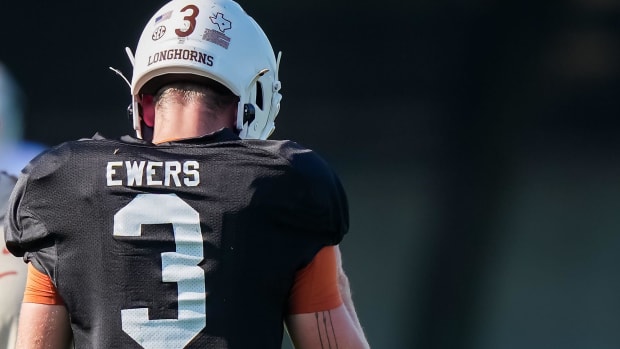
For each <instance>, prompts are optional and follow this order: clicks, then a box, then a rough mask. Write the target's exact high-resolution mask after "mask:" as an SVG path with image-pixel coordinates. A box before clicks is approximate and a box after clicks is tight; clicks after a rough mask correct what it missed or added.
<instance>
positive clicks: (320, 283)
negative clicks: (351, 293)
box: [288, 246, 342, 314]
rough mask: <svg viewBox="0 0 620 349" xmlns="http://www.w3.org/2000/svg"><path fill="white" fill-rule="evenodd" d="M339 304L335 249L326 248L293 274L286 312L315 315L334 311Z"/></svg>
mask: <svg viewBox="0 0 620 349" xmlns="http://www.w3.org/2000/svg"><path fill="white" fill-rule="evenodd" d="M341 304H342V297H341V296H340V290H339V288H338V266H337V264H336V247H335V246H327V247H324V248H323V249H321V250H320V251H319V252H318V253H317V254H316V256H315V257H314V259H313V260H312V262H310V264H308V265H307V266H306V267H305V268H303V269H301V270H300V271H298V272H297V274H296V275H295V281H294V284H293V288H292V289H291V294H290V296H289V308H288V313H289V314H303V313H315V312H319V311H325V310H330V309H334V308H336V307H338V306H340V305H341Z"/></svg>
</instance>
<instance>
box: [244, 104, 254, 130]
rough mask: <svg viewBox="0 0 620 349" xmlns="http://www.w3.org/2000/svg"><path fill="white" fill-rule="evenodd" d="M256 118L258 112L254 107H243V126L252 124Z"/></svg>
mask: <svg viewBox="0 0 620 349" xmlns="http://www.w3.org/2000/svg"><path fill="white" fill-rule="evenodd" d="M254 118H256V110H255V109H254V105H252V104H250V103H246V104H244V105H243V124H248V125H249V124H251V123H252V121H254Z"/></svg>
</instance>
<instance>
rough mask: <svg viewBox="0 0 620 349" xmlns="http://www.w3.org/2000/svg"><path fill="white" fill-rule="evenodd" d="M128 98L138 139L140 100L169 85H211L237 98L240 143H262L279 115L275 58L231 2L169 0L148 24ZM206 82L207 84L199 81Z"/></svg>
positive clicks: (251, 22)
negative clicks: (245, 140)
mask: <svg viewBox="0 0 620 349" xmlns="http://www.w3.org/2000/svg"><path fill="white" fill-rule="evenodd" d="M127 53H128V55H129V57H130V60H131V61H132V64H133V66H134V67H133V77H132V79H131V94H132V96H133V108H132V109H133V124H134V129H135V130H136V134H137V136H138V137H139V138H142V127H143V125H144V123H143V122H144V120H142V118H141V115H140V114H141V109H142V108H141V105H140V104H141V101H142V97H143V95H152V94H155V92H156V91H157V89H159V88H160V87H161V86H162V85H163V84H164V83H166V82H171V81H179V80H182V81H187V80H199V81H200V80H202V81H205V82H207V83H208V82H209V81H210V80H208V79H211V80H213V81H216V82H217V83H219V84H221V85H223V86H224V87H226V88H228V89H229V90H230V91H232V93H234V94H235V95H237V96H238V97H239V106H238V108H237V110H238V112H237V125H236V126H237V129H238V132H239V135H240V137H241V138H253V139H267V137H269V136H270V135H271V133H272V132H273V130H274V128H275V124H274V121H275V118H276V116H277V114H278V112H279V110H280V101H281V99H282V95H280V92H279V91H280V87H281V84H280V81H279V80H278V67H279V63H280V57H281V55H280V54H278V58H277V60H276V57H275V55H274V51H273V49H272V47H271V44H270V43H269V39H268V38H267V36H266V35H265V33H264V32H263V30H262V29H261V28H260V26H259V25H258V24H257V23H256V21H254V19H253V18H252V17H250V16H248V15H247V14H246V12H245V11H244V10H243V9H242V8H241V6H239V4H237V3H236V2H234V1H232V0H191V1H190V0H173V1H170V2H168V3H167V4H166V5H164V6H163V7H162V8H161V9H159V10H158V11H157V12H156V13H155V15H154V16H153V17H152V18H151V19H150V20H149V22H148V23H147V25H146V27H145V28H144V31H143V32H142V35H141V37H140V41H139V42H138V47H137V49H136V52H135V57H133V55H132V54H131V50H129V49H127ZM204 78H207V79H204Z"/></svg>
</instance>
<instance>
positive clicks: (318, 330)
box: [285, 247, 369, 349]
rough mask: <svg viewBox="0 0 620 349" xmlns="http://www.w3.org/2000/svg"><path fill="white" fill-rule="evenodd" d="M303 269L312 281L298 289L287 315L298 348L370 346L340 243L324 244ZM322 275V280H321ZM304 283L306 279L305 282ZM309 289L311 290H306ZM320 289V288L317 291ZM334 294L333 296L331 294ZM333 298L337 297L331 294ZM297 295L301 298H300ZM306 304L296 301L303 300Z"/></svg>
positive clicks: (348, 348) (353, 348)
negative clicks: (351, 288) (326, 246)
mask: <svg viewBox="0 0 620 349" xmlns="http://www.w3.org/2000/svg"><path fill="white" fill-rule="evenodd" d="M309 267H310V268H307V269H308V270H304V271H303V273H314V275H305V276H304V278H305V279H310V280H312V285H310V286H306V285H302V286H301V287H302V288H304V289H305V291H304V290H302V291H301V292H294V293H297V294H294V295H293V298H295V299H293V300H292V302H293V303H294V304H293V306H292V308H293V310H292V314H290V315H288V316H287V317H286V320H285V321H286V327H287V331H288V333H289V336H290V337H291V340H292V342H293V345H294V346H295V348H296V349H324V348H340V349H367V348H369V345H368V342H367V340H366V337H365V335H364V331H363V330H362V327H361V325H360V322H359V319H358V317H357V314H356V312H355V307H354V306H353V300H352V298H351V290H350V287H349V282H348V279H347V277H346V275H345V273H344V270H343V269H342V262H341V257H340V250H339V248H338V247H329V248H324V249H323V250H321V251H320V252H319V254H317V256H316V257H315V258H314V260H313V262H312V263H311V265H310V266H309ZM317 279H320V282H317ZM302 283H303V282H302ZM309 289H311V290H312V291H309V292H310V294H308V293H307V292H306V291H307V290H309ZM317 290H319V291H317ZM334 292H335V293H336V294H337V298H336V299H335V300H327V301H318V302H315V303H314V304H308V303H307V300H308V299H321V298H325V296H321V295H317V293H320V294H323V295H324V294H327V295H329V294H332V293H334ZM327 297H328V298H330V297H331V296H327ZM331 298H332V299H333V297H331ZM296 299H297V300H296ZM301 299H303V302H305V304H303V305H296V304H295V303H299V302H302V301H300V300H301Z"/></svg>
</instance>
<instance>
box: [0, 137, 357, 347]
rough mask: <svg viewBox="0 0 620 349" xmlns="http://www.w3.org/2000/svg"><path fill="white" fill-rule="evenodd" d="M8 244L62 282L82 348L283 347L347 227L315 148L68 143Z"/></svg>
mask: <svg viewBox="0 0 620 349" xmlns="http://www.w3.org/2000/svg"><path fill="white" fill-rule="evenodd" d="M9 212H10V215H9V219H8V220H7V225H6V228H7V245H8V248H9V249H10V250H11V252H13V253H14V254H16V255H25V256H26V259H28V260H29V261H31V262H32V263H33V265H34V266H35V267H36V268H37V269H39V270H40V271H42V272H44V273H46V274H47V275H49V276H50V278H51V279H52V281H53V283H54V284H55V286H56V288H57V290H58V292H59V294H60V295H61V297H62V298H63V300H64V302H65V304H66V307H67V309H68V311H69V314H70V319H71V326H72V330H73V334H74V341H75V345H76V348H89V349H90V348H101V349H103V348H105V349H109V348H123V349H128V348H142V347H143V348H280V347H281V343H282V335H283V324H282V322H283V316H284V314H286V306H287V298H288V294H289V290H290V288H291V286H292V282H293V279H294V274H295V272H296V271H297V270H299V269H300V268H302V267H304V266H306V265H307V264H308V263H309V262H310V261H311V260H312V258H313V257H314V255H315V254H316V253H317V252H318V251H319V250H320V249H321V248H322V247H324V246H326V245H333V244H337V243H339V242H340V240H341V239H342V237H343V235H344V234H345V232H346V231H347V229H348V209H347V203H346V197H345V194H344V191H343V189H342V186H341V184H340V182H339V180H338V178H337V176H336V175H335V174H334V172H333V171H332V170H331V169H330V168H329V167H328V166H327V164H326V163H325V162H324V161H323V160H322V159H321V158H320V157H319V156H318V155H317V154H316V153H314V152H312V151H310V150H308V149H305V148H303V147H300V146H299V145H297V144H295V143H293V142H289V141H258V140H240V139H239V138H238V137H237V136H236V135H235V134H234V133H232V132H230V131H228V130H223V131H219V132H216V133H214V134H212V135H208V136H205V137H202V138H198V139H193V140H191V141H181V142H173V143H166V144H160V145H157V146H155V145H152V144H149V143H146V142H142V141H140V140H137V139H133V138H132V139H129V138H127V137H126V138H123V139H122V140H109V139H104V138H102V137H94V138H93V139H88V140H80V141H74V142H68V143H64V144H61V145H59V146H57V147H55V148H53V149H50V150H49V151H47V152H46V153H44V154H43V155H42V156H40V157H38V158H37V159H35V160H34V161H33V162H32V163H31V164H30V165H29V166H28V167H27V168H26V169H25V173H24V174H23V175H22V176H21V177H20V179H19V180H18V183H17V186H16V190H15V191H14V192H13V195H12V197H11V202H10V208H9Z"/></svg>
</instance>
